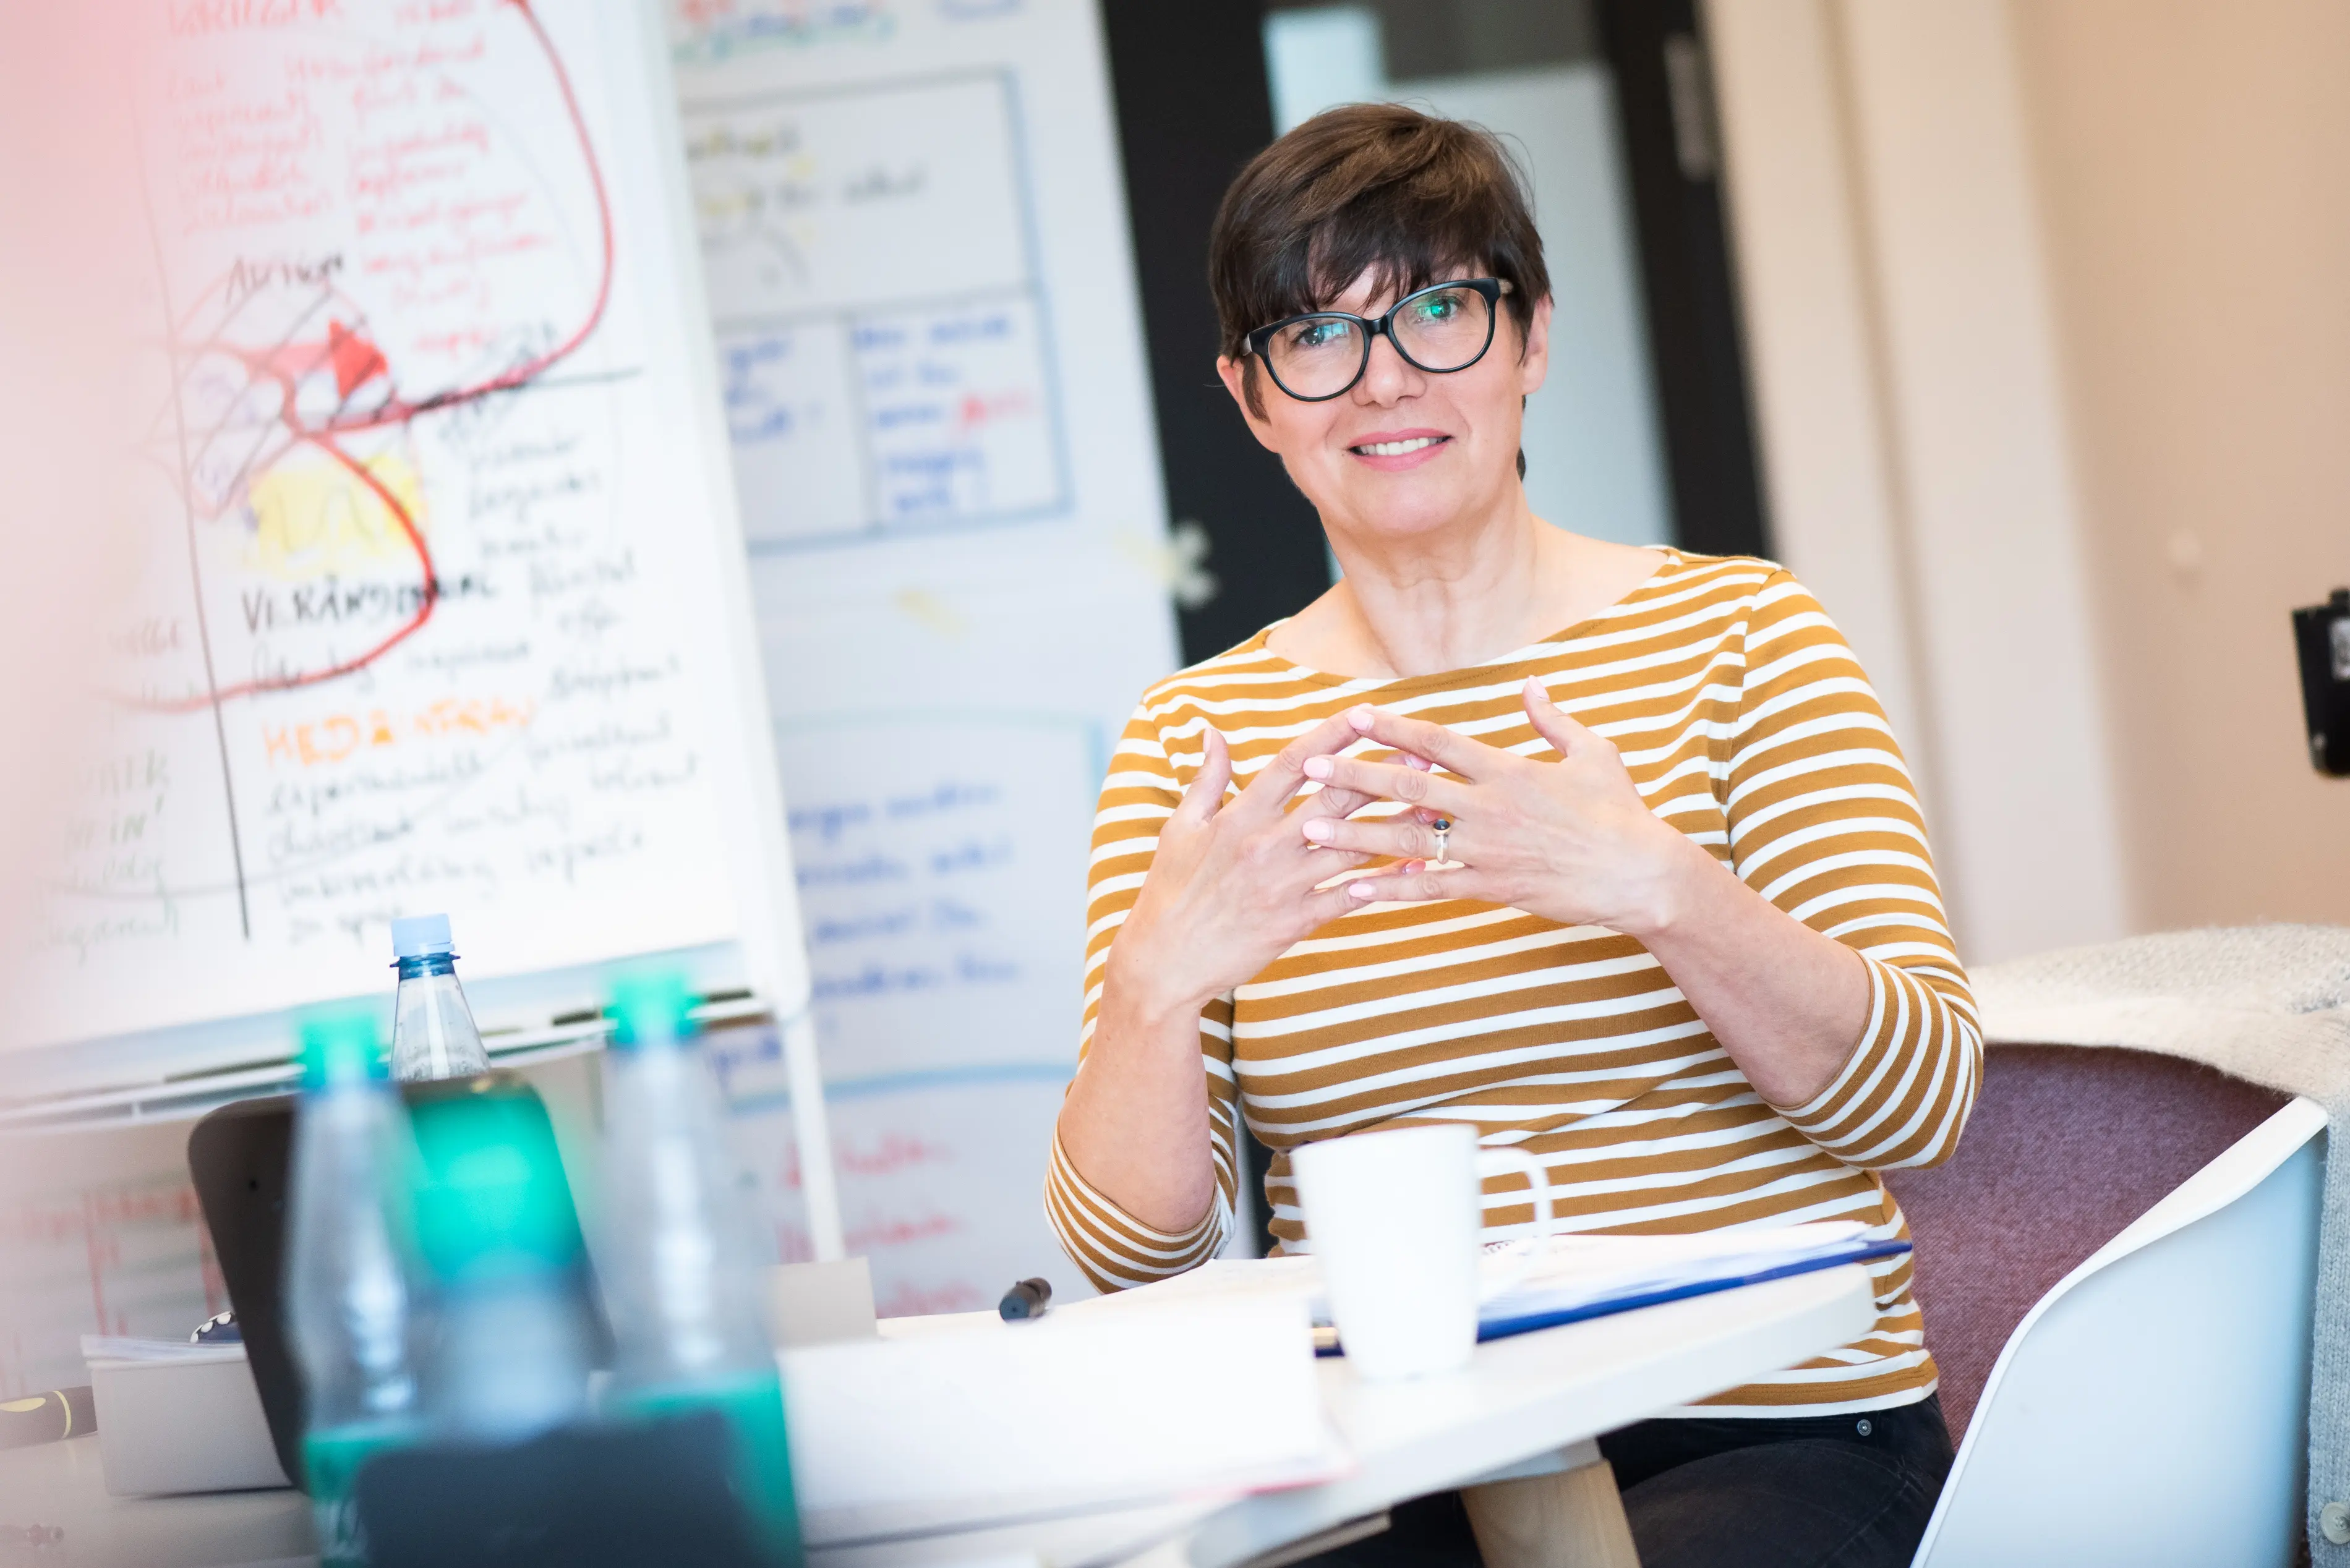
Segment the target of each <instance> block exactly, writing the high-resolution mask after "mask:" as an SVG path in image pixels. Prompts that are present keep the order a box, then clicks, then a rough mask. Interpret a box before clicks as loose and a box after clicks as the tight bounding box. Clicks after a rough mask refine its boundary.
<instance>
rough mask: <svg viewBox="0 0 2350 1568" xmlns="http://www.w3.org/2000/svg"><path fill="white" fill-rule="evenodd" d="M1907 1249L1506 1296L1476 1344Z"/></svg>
mask: <svg viewBox="0 0 2350 1568" xmlns="http://www.w3.org/2000/svg"><path fill="white" fill-rule="evenodd" d="M1907 1251H1909V1243H1908V1242H1907V1241H1855V1242H1853V1243H1852V1244H1851V1245H1850V1246H1847V1247H1840V1248H1837V1249H1836V1250H1835V1251H1829V1252H1815V1253H1813V1254H1811V1255H1809V1256H1807V1257H1802V1258H1794V1259H1790V1260H1789V1261H1788V1262H1783V1263H1779V1264H1774V1265H1773V1266H1772V1267H1770V1268H1767V1269H1760V1270H1757V1271H1755V1272H1752V1273H1743V1274H1704V1273H1696V1274H1692V1275H1691V1276H1690V1278H1688V1279H1685V1280H1677V1281H1675V1282H1673V1283H1671V1284H1669V1285H1649V1286H1645V1287H1643V1288H1640V1289H1637V1290H1630V1291H1626V1292H1623V1293H1620V1294H1617V1295H1605V1296H1596V1297H1594V1298H1593V1299H1591V1300H1589V1301H1585V1302H1577V1303H1575V1304H1574V1305H1572V1306H1563V1307H1555V1308H1548V1309H1542V1308H1537V1309H1535V1310H1534V1311H1530V1312H1516V1313H1513V1312H1511V1311H1509V1310H1507V1309H1508V1306H1509V1296H1508V1294H1507V1293H1504V1294H1503V1296H1502V1297H1501V1298H1500V1299H1499V1300H1497V1301H1496V1302H1494V1303H1492V1305H1491V1306H1488V1307H1486V1308H1485V1309H1484V1310H1483V1311H1482V1312H1480V1313H1479V1314H1478V1317H1477V1342H1478V1343H1479V1344H1480V1345H1482V1344H1484V1343H1485V1342H1486V1341H1487V1340H1492V1339H1507V1338H1509V1337H1510V1336H1511V1335H1512V1334H1532V1333H1534V1331H1535V1330H1536V1329H1544V1328H1556V1327H1558V1326H1559V1325H1560V1324H1568V1323H1581V1322H1583V1321H1584V1320H1585V1319H1586V1318H1595V1317H1607V1316H1608V1315H1609V1314H1614V1313H1619V1312H1630V1311H1632V1310H1633V1309H1634V1308H1636V1307H1645V1306H1656V1305H1659V1304H1660V1303H1665V1302H1677V1301H1681V1300H1683V1299H1685V1298H1687V1297H1690V1296H1703V1295H1711V1294H1712V1293H1714V1292H1716V1291H1733V1290H1736V1289H1737V1288H1738V1287H1739V1286H1741V1285H1759V1284H1763V1283H1764V1282H1768V1281H1771V1280H1783V1279H1787V1278H1790V1277H1791V1276H1793V1275H1795V1274H1808V1273H1811V1272H1814V1271H1815V1270H1819V1269H1840V1268H1842V1267H1843V1266H1844V1265H1845V1264H1846V1263H1869V1262H1876V1261H1877V1259H1879V1258H1898V1257H1899V1256H1900V1255H1901V1254H1902V1253H1904V1252H1907ZM1314 1342H1315V1352H1314V1353H1315V1355H1345V1354H1346V1351H1345V1349H1344V1348H1343V1347H1342V1346H1341V1345H1339V1344H1338V1341H1337V1335H1336V1330H1333V1329H1328V1328H1320V1327H1317V1328H1316V1329H1315V1331H1314Z"/></svg>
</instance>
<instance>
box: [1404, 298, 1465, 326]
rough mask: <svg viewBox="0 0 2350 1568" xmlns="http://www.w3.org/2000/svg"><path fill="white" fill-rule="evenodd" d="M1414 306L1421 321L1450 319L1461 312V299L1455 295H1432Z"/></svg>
mask: <svg viewBox="0 0 2350 1568" xmlns="http://www.w3.org/2000/svg"><path fill="white" fill-rule="evenodd" d="M1415 308H1416V309H1417V310H1418V312H1419V318H1420V319H1421V320H1422V321H1450V320H1451V319H1452V317H1455V316H1457V315H1459V314H1460V313H1461V300H1460V297H1459V296H1456V295H1451V294H1439V295H1432V296H1430V297H1429V298H1426V299H1423V300H1421V301H1420V302H1419V305H1418V306H1416V307H1415Z"/></svg>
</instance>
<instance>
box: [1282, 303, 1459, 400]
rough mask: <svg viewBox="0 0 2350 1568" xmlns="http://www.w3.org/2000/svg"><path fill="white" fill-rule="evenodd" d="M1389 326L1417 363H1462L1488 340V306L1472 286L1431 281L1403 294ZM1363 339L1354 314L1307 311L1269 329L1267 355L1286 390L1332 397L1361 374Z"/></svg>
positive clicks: (1451, 366)
mask: <svg viewBox="0 0 2350 1568" xmlns="http://www.w3.org/2000/svg"><path fill="white" fill-rule="evenodd" d="M1388 332H1389V333H1390V334H1392V335H1393V337H1394V338H1395V342H1396V347H1397V348H1399V349H1400V350H1402V352H1403V356H1404V358H1407V359H1409V360H1410V361H1411V362H1412V363H1413V364H1415V365H1417V366H1419V368H1420V369H1423V370H1430V371H1434V372H1437V373H1439V374H1441V373H1443V372H1446V371H1450V370H1461V369H1467V368H1468V367H1469V366H1471V365H1472V364H1474V363H1476V361H1477V358H1478V356H1479V355H1481V354H1482V353H1484V351H1485V347H1486V345H1487V344H1488V343H1490V342H1491V341H1492V333H1493V309H1492V306H1490V305H1488V304H1487V303H1486V302H1485V296H1483V295H1482V294H1480V293H1479V292H1478V291H1477V290H1475V289H1473V288H1468V287H1447V288H1431V289H1429V290H1427V291H1426V292H1424V293H1421V294H1415V295H1413V296H1410V297H1409V299H1406V300H1404V301H1402V302H1401V304H1400V305H1399V306H1397V308H1396V311H1395V314H1394V315H1393V316H1392V317H1390V319H1389V322H1388ZM1367 342H1368V337H1367V334H1366V333H1365V332H1364V330H1363V328H1362V327H1361V326H1360V325H1358V324H1357V322H1356V320H1355V319H1354V317H1347V316H1309V317H1304V318H1303V319H1301V320H1297V321H1293V322H1291V323H1290V324H1289V325H1288V326H1286V327H1283V328H1282V329H1281V330H1280V331H1278V332H1276V333H1274V335H1273V339H1272V341H1271V342H1270V343H1268V344H1267V345H1266V354H1265V358H1266V359H1267V361H1268V362H1269V363H1270V364H1271V365H1272V368H1273V373H1274V377H1275V378H1276V379H1279V380H1280V382H1281V384H1282V386H1283V388H1284V389H1285V390H1287V391H1288V392H1289V394H1290V395H1291V396H1293V397H1298V398H1327V397H1335V396H1336V395H1337V394H1338V393H1340V392H1343V391H1345V390H1346V389H1347V388H1348V387H1350V386H1352V385H1353V384H1354V382H1355V379H1356V377H1357V376H1359V375H1361V374H1362V371H1363V367H1364V365H1365V364H1366V363H1367V360H1368V355H1367V353H1366V352H1365V350H1366V348H1367Z"/></svg>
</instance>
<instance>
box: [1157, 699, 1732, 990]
mask: <svg viewBox="0 0 2350 1568" xmlns="http://www.w3.org/2000/svg"><path fill="white" fill-rule="evenodd" d="M1523 696H1524V701H1525V708H1526V716H1527V718H1528V719H1529V720H1530V721H1531V722H1533V724H1534V729H1535V731H1536V732H1538V733H1539V734H1541V735H1542V736H1543V738H1544V739H1545V740H1547V741H1548V742H1550V743H1551V745H1552V747H1553V748H1554V749H1555V750H1556V752H1557V753H1558V758H1557V760H1555V761H1536V760H1534V759H1532V758H1527V757H1521V756H1518V755H1516V754H1514V753H1510V752H1505V751H1503V750H1500V749H1499V748H1497V747H1493V746H1489V745H1485V744H1483V743H1482V742H1478V741H1475V740H1472V739H1470V738H1469V737H1467V736H1464V735H1461V734H1458V733H1456V732H1453V731H1451V730H1448V729H1446V728H1445V727H1444V726H1442V725H1440V724H1432V723H1430V722H1426V721H1425V720H1419V719H1409V718H1405V717H1402V716H1400V715H1399V714H1395V713H1390V712H1388V711H1386V710H1384V709H1380V708H1376V707H1369V706H1365V707H1358V708H1354V709H1350V710H1348V711H1347V712H1345V713H1342V714H1339V715H1337V716H1336V717H1334V718H1331V719H1328V720H1326V721H1324V722H1322V723H1321V724H1318V725H1316V726H1315V728H1314V729H1313V730H1311V731H1309V732H1307V733H1305V734H1304V735H1302V736H1300V737H1298V738H1297V739H1296V740H1295V741H1293V742H1290V743H1289V745H1287V746H1286V747H1284V748H1283V750H1282V751H1281V753H1279V754H1278V755H1276V756H1275V757H1274V758H1273V759H1272V760H1271V761H1270V762H1268V763H1266V764H1265V766H1264V767H1263V770H1262V771H1261V772H1260V773H1259V774H1257V776H1256V777H1255V778H1254V779H1253V780H1251V781H1250V782H1249V784H1248V786H1247V787H1246V788H1244V789H1243V790H1242V791H1241V792H1240V793H1239V794H1237V795H1235V796H1234V797H1233V798H1232V799H1231V800H1229V801H1227V800H1226V799H1225V798H1224V796H1225V792H1226V789H1227V788H1228V786H1229V785H1230V783H1231V780H1232V761H1231V757H1230V754H1229V753H1228V752H1227V751H1226V749H1225V746H1224V741H1223V737H1222V734H1220V733H1219V732H1216V731H1215V730H1214V729H1213V728H1212V727H1211V728H1210V729H1209V730H1208V731H1207V732H1206V737H1205V742H1206V757H1205V759H1204V761H1203V762H1202V763H1201V768H1200V772H1199V774H1198V776H1197V777H1195V778H1194V779H1193V780H1192V783H1191V787H1190V788H1189V789H1188V790H1186V791H1185V792H1184V794H1183V798H1182V801H1181V803H1180V805H1178V806H1177V807H1176V809H1175V812H1174V814H1173V815H1171V816H1170V817H1169V819H1168V821H1167V823H1166V825H1165V826H1163V827H1162V828H1161V830H1160V833H1159V850H1158V854H1157V856H1156V857H1155V858H1154V860H1153V862H1152V866H1151V869H1150V872H1149V876H1148V877H1146V878H1145V879H1144V882H1143V886H1142V888H1141V890H1140V892H1139V894H1138V895H1137V897H1136V899H1135V904H1134V908H1133V909H1132V910H1131V911H1130V912H1129V913H1128V918H1127V921H1126V924H1125V926H1124V928H1123V929H1121V930H1120V931H1119V933H1118V940H1117V941H1116V943H1115V944H1114V946H1113V948H1112V950H1111V955H1110V965H1111V977H1110V978H1111V981H1112V983H1113V984H1117V985H1120V986H1136V987H1139V988H1142V989H1145V990H1147V991H1148V992H1150V993H1151V994H1152V996H1153V997H1155V998H1156V999H1158V1001H1159V1002H1160V1003H1161V1004H1162V1005H1164V1006H1166V1007H1168V1008H1196V1007H1198V1006H1201V1005H1204V1004H1205V1002H1207V1001H1208V1000H1209V999H1210V998H1211V997H1213V996H1217V995H1221V994H1222V993H1223V992H1228V991H1230V990H1232V988H1233V987H1234V986H1237V985H1240V984H1243V983H1244V982H1246V981H1249V980H1251V979H1253V978H1254V977H1255V976H1256V975H1257V974H1258V973H1260V972H1261V971H1263V970H1264V969H1265V968H1266V966H1268V965H1270V964H1271V963H1272V962H1273V961H1274V960H1275V959H1277V958H1279V957H1280V956H1281V955H1282V954H1283V953H1284V952H1286V951H1287V950H1289V949H1290V948H1291V947H1292V946H1294V945H1295V944H1296V943H1297V942H1299V941H1301V940H1304V939H1305V937H1307V936H1309V935H1310V934H1312V933H1313V932H1314V931H1315V930H1316V929H1319V928H1320V927H1322V926H1324V925H1326V924H1328V923H1329V922H1330V921H1331V920H1334V919H1337V918H1338V917H1339V916H1341V915H1343V914H1345V913H1347V911H1348V910H1349V909H1359V908H1362V907H1363V906H1364V905H1366V904H1368V903H1372V902H1376V901H1380V900H1393V901H1401V902H1424V901H1427V900H1430V899H1438V898H1467V899H1474V900H1477V901H1479V902H1482V903H1490V904H1505V905H1511V906H1513V907H1515V908H1517V909H1523V910H1525V911H1527V912H1528V913H1530V914H1535V915H1540V916H1543V917H1544V918H1545V919H1553V920H1556V921H1558V922H1560V923H1561V924H1565V925H1600V926H1606V927H1608V928H1610V929H1615V930H1618V931H1622V932H1624V933H1625V934H1627V935H1628V936H1633V937H1641V936H1643V935H1645V934H1646V933H1648V932H1650V931H1654V930H1657V929H1661V928H1662V927H1663V926H1665V925H1666V924H1667V923H1668V922H1669V920H1670V919H1672V916H1673V912H1674V909H1675V906H1676V903H1677V900H1678V898H1679V895H1680V893H1681V892H1682V891H1683V890H1685V889H1686V888H1688V886H1689V879H1690V877H1693V876H1702V875H1706V874H1716V875H1718V874H1720V868H1719V867H1718V866H1717V864H1716V863H1715V862H1714V860H1713V857H1711V855H1710V854H1708V853H1707V852H1706V851H1705V850H1704V849H1702V848H1701V847H1700V846H1698V845H1697V844H1696V843H1695V842H1694V841H1693V840H1691V839H1690V838H1689V837H1688V836H1685V835H1683V834H1682V833H1680V832H1679V830H1678V829H1676V828H1674V827H1673V826H1671V825H1670V824H1669V823H1667V822H1665V821H1663V820H1662V819H1661V818H1659V817H1658V816H1657V815H1655V814H1654V813H1652V812H1650V811H1649V810H1648V805H1647V803H1646V802H1644V801H1643V800H1642V799H1641V797H1640V792H1639V790H1638V787H1637V786H1635V785H1634V784H1633V782H1632V778H1631V775H1630V774H1628V773H1627V771H1626V770H1625V767H1624V763H1623V760H1622V759H1621V758H1620V757H1619V756H1618V755H1617V751H1616V748H1615V746H1614V745H1613V744H1612V743H1610V742H1608V741H1607V739H1606V738H1605V737H1603V736H1601V735H1599V734H1596V733H1595V732H1593V731H1591V730H1588V729H1586V728H1585V727H1584V726H1583V725H1581V724H1579V723H1577V722H1575V720H1574V719H1572V718H1570V717H1568V716H1567V714H1566V713H1565V712H1564V711H1561V710H1560V709H1559V708H1558V707H1557V706H1555V704H1554V703H1552V701H1550V698H1549V695H1548V694H1547V693H1546V692H1545V691H1544V690H1543V688H1542V686H1541V684H1540V683H1539V682H1538V681H1534V680H1528V681H1527V682H1526V684H1525V688H1524V693H1523ZM1366 736H1367V737H1369V738H1370V739H1372V740H1375V741H1378V742H1382V743H1383V744H1385V745H1388V746H1390V747H1392V748H1394V750H1395V752H1396V753H1398V755H1399V760H1398V761H1395V762H1373V761H1370V760H1367V759H1366V758H1360V757H1345V756H1340V755H1338V754H1336V753H1340V752H1342V751H1344V750H1345V749H1346V748H1347V747H1348V746H1350V745H1352V744H1354V743H1355V742H1357V740H1360V739H1362V738H1364V737H1366ZM1308 781H1313V782H1317V783H1319V784H1321V786H1322V787H1321V790H1320V791H1319V793H1317V794H1314V795H1312V796H1310V797H1308V798H1307V799H1305V800H1304V801H1302V802H1299V803H1298V804H1297V805H1295V807H1294V808H1293V807H1292V806H1291V804H1290V803H1291V801H1292V798H1293V797H1294V796H1295V795H1296V794H1297V793H1298V792H1299V791H1300V790H1301V789H1303V788H1304V787H1305V784H1306V783H1307V782H1308ZM1382 801H1389V802H1395V803H1399V804H1400V805H1403V806H1405V807H1407V808H1408V809H1407V810H1405V811H1402V812H1399V813H1397V814H1395V815H1390V816H1384V817H1370V818H1366V817H1364V816H1362V815H1359V814H1360V813H1362V812H1363V811H1364V810H1365V809H1366V808H1367V807H1369V806H1371V805H1375V804H1376V803H1378V802H1382ZM1440 822H1443V823H1444V824H1446V826H1445V828H1444V838H1443V844H1444V849H1445V852H1446V858H1445V859H1444V860H1443V861H1442V862H1438V861H1437V860H1436V859H1435V856H1436V854H1437V847H1438V825H1439V823H1440ZM1378 857H1387V858H1388V859H1389V860H1390V861H1391V862H1392V863H1391V864H1389V865H1386V866H1382V867H1376V868H1374V869H1373V870H1372V871H1370V872H1369V873H1367V875H1364V876H1362V877H1347V876H1345V873H1346V872H1347V871H1350V870H1352V869H1354V868H1355V867H1360V866H1364V865H1366V864H1367V863H1368V862H1369V861H1371V860H1373V859H1375V858H1378ZM1153 1010H1154V1011H1155V1009H1153Z"/></svg>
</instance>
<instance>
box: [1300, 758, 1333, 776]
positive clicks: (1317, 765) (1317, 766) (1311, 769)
mask: <svg viewBox="0 0 2350 1568" xmlns="http://www.w3.org/2000/svg"><path fill="white" fill-rule="evenodd" d="M1305 776H1306V777H1307V778H1309V779H1326V778H1328V777H1329V776H1330V759H1329V758H1327V757H1308V758H1306V759H1305Z"/></svg>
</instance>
